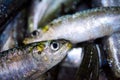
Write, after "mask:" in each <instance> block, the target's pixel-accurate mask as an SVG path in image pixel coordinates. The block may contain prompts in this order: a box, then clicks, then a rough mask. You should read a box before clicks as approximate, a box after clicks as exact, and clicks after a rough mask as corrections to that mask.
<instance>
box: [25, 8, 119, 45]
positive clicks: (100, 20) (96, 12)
mask: <svg viewBox="0 0 120 80" xmlns="http://www.w3.org/2000/svg"><path fill="white" fill-rule="evenodd" d="M119 21H120V7H101V8H96V9H92V10H87V11H83V12H78V13H76V14H73V15H68V16H63V17H61V18H58V19H55V20H54V21H53V22H51V23H50V24H48V25H46V26H45V27H44V28H43V29H42V30H40V31H39V34H38V35H37V36H33V37H30V38H26V39H25V40H24V41H23V42H24V43H25V44H27V43H31V42H36V41H42V40H51V39H66V40H70V41H71V42H72V43H79V42H83V41H88V40H93V39H96V38H100V37H104V36H107V35H111V34H112V33H114V32H117V31H120V22H119Z"/></svg>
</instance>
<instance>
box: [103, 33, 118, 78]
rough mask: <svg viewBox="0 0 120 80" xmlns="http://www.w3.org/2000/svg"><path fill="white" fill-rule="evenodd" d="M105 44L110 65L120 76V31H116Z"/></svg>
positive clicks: (116, 74)
mask: <svg viewBox="0 0 120 80" xmlns="http://www.w3.org/2000/svg"><path fill="white" fill-rule="evenodd" d="M103 44H104V46H105V49H106V53H107V60H108V63H109V66H110V67H111V69H112V70H113V72H114V74H115V76H117V77H120V53H119V52H120V33H114V34H113V35H112V36H110V37H109V38H108V39H105V41H104V43H103Z"/></svg>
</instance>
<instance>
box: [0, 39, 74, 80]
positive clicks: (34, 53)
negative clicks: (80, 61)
mask: <svg viewBox="0 0 120 80" xmlns="http://www.w3.org/2000/svg"><path fill="white" fill-rule="evenodd" d="M71 47H72V44H71V43H70V42H69V41H66V40H51V41H41V42H36V43H31V44H28V45H25V46H24V47H17V48H13V49H10V50H7V51H4V52H1V53H0V80H8V79H9V80H24V79H29V80H34V79H36V78H37V77H39V76H40V75H41V74H43V73H44V72H46V71H47V70H49V69H51V68H52V67H53V66H55V65H56V64H58V63H59V62H60V61H61V60H62V59H63V58H64V57H65V56H66V55H67V52H68V51H69V50H70V48H71Z"/></svg>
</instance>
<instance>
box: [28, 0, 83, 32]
mask: <svg viewBox="0 0 120 80" xmlns="http://www.w3.org/2000/svg"><path fill="white" fill-rule="evenodd" d="M79 2H81V0H59V1H57V0H33V2H32V6H31V11H30V14H29V15H30V16H29V19H28V27H29V30H30V32H31V31H33V30H36V29H38V28H41V27H44V26H45V25H46V24H48V23H49V22H50V21H51V20H53V19H55V18H57V17H59V16H61V15H62V13H64V11H65V12H66V13H68V12H69V11H70V10H75V9H76V5H78V3H79ZM71 5H72V6H71ZM73 7H74V8H73ZM63 8H64V10H63Z"/></svg>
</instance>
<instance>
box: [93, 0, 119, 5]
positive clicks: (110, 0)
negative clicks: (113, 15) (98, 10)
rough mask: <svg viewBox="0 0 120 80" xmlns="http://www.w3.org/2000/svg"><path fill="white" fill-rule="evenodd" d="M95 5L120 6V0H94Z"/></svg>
mask: <svg viewBox="0 0 120 80" xmlns="http://www.w3.org/2000/svg"><path fill="white" fill-rule="evenodd" d="M92 3H93V7H101V6H104V7H110V6H119V5H120V0H92Z"/></svg>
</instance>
